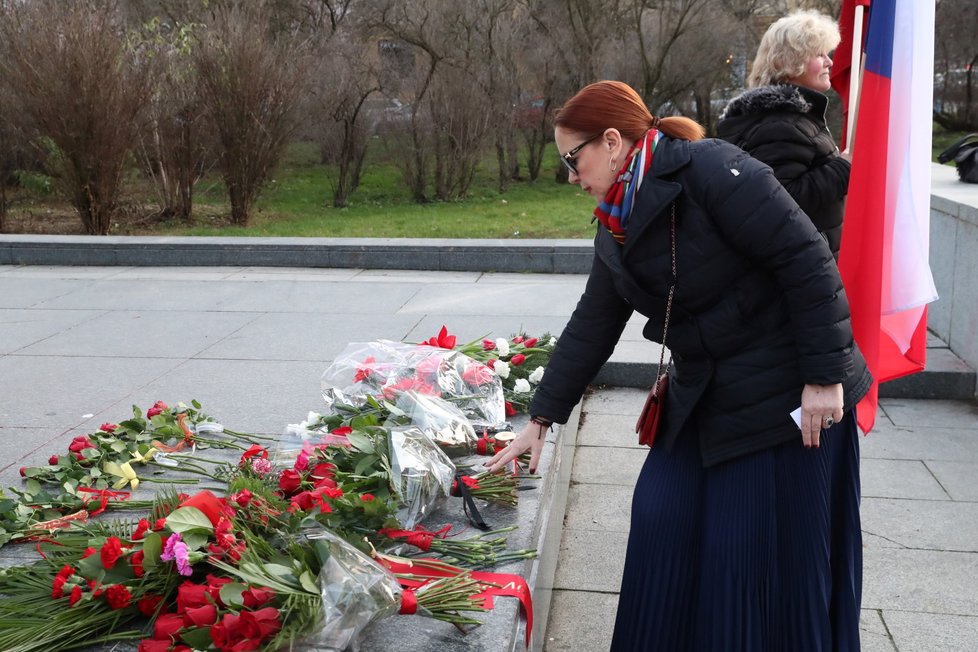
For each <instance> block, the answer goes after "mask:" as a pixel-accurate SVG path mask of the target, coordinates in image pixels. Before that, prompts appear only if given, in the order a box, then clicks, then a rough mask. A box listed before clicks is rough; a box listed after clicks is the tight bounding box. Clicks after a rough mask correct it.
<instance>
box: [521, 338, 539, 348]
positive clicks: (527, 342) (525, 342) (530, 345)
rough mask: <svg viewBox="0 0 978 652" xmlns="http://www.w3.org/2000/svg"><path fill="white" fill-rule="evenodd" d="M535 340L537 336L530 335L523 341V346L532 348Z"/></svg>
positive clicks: (535, 342)
mask: <svg viewBox="0 0 978 652" xmlns="http://www.w3.org/2000/svg"><path fill="white" fill-rule="evenodd" d="M537 342H538V340H537V338H535V337H531V338H530V339H528V340H525V341H524V342H523V346H525V347H526V348H528V349H532V348H533V347H534V346H536V345H537Z"/></svg>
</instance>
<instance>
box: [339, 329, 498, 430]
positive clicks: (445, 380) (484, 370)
mask: <svg viewBox="0 0 978 652" xmlns="http://www.w3.org/2000/svg"><path fill="white" fill-rule="evenodd" d="M321 388H322V392H323V399H324V400H325V401H326V404H327V407H328V408H330V407H331V406H333V405H334V404H336V403H352V404H354V405H362V404H363V403H364V402H365V401H366V397H367V396H373V397H374V398H376V399H378V400H380V399H386V400H389V401H391V400H396V399H397V397H398V396H399V395H400V394H401V393H403V392H406V391H414V392H417V393H420V394H427V395H430V396H437V397H439V398H442V399H444V400H446V401H449V402H451V403H453V404H455V405H456V406H457V407H458V408H459V409H460V410H461V411H462V413H463V414H464V415H465V416H466V417H467V418H468V419H469V421H470V422H471V424H472V425H473V426H475V427H479V426H486V427H493V426H496V425H497V424H500V423H502V422H504V421H505V418H506V413H505V403H504V400H503V389H502V382H501V381H500V379H499V377H498V376H497V375H496V374H494V373H493V372H492V370H491V369H490V368H489V367H487V366H486V365H484V364H482V363H481V362H478V361H477V360H473V359H472V358H470V357H469V356H467V355H465V354H463V353H461V352H460V351H455V350H452V349H444V348H439V347H435V346H430V345H428V344H405V343H403V342H392V341H388V340H378V341H374V342H357V343H353V344H350V345H348V346H347V348H346V349H345V350H344V351H343V352H342V353H341V354H340V355H339V356H337V358H336V359H335V360H334V361H333V363H332V364H331V365H330V366H329V367H328V368H327V369H326V371H325V372H323V376H322V380H321Z"/></svg>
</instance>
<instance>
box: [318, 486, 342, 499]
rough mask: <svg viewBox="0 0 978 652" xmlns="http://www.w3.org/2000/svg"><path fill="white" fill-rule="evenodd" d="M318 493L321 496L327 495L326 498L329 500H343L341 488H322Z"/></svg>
mask: <svg viewBox="0 0 978 652" xmlns="http://www.w3.org/2000/svg"><path fill="white" fill-rule="evenodd" d="M318 492H319V494H320V495H322V494H326V496H327V497H329V498H342V497H343V490H342V489H340V488H339V487H321V488H320V489H319V490H318Z"/></svg>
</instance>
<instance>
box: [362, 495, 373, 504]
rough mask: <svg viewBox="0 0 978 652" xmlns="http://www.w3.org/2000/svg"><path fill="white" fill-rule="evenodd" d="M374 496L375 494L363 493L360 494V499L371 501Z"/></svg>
mask: <svg viewBox="0 0 978 652" xmlns="http://www.w3.org/2000/svg"><path fill="white" fill-rule="evenodd" d="M375 498H376V496H374V495H373V494H363V495H361V496H360V500H362V501H363V502H365V503H372V502H373V501H374V499H375Z"/></svg>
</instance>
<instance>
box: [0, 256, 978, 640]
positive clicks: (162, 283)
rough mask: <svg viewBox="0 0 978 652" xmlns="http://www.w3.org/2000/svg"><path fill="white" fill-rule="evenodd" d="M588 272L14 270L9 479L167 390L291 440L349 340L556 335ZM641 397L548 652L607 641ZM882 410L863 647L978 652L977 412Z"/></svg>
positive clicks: (632, 407)
mask: <svg viewBox="0 0 978 652" xmlns="http://www.w3.org/2000/svg"><path fill="white" fill-rule="evenodd" d="M584 280H585V279H584V277H583V276H580V275H539V274H534V275H526V274H512V273H507V274H490V273H481V272H425V271H385V270H374V271H365V270H360V269H298V268H296V269H292V268H250V267H206V268H204V267H201V268H194V267H165V268H152V267H42V266H33V267H16V266H0V483H2V486H7V485H10V484H14V483H15V482H16V481H17V480H18V478H17V468H18V467H19V466H22V465H27V464H31V463H34V462H39V461H43V460H46V459H47V456H48V455H49V454H50V453H51V451H52V450H60V449H62V448H63V446H64V445H65V444H66V443H67V442H68V441H69V440H70V438H71V437H72V436H73V435H75V434H81V433H85V432H90V431H92V430H94V429H96V428H97V427H98V425H99V424H100V423H102V422H103V421H106V420H112V419H117V418H118V417H119V414H120V413H123V414H124V413H125V412H126V411H127V410H128V408H129V406H130V405H132V404H138V405H143V406H146V405H150V404H152V402H154V401H155V400H157V399H160V398H168V399H170V400H184V401H189V400H190V399H192V398H196V399H198V400H200V401H201V402H202V403H203V405H204V408H205V410H206V411H208V412H210V413H212V414H214V415H217V416H219V417H220V418H221V419H222V420H224V421H225V422H226V423H228V424H233V425H235V426H237V427H239V428H240V429H242V430H251V431H255V432H269V433H278V432H281V430H282V428H283V427H284V425H285V424H286V423H289V422H296V421H299V420H301V419H302V418H304V416H305V414H306V412H307V411H308V410H310V409H316V408H318V406H319V405H320V401H321V398H320V396H319V376H320V374H321V373H322V371H323V369H324V368H325V367H326V364H327V363H328V361H329V360H331V359H332V358H333V357H334V356H335V355H336V354H337V353H339V352H340V351H341V350H342V349H343V347H344V346H345V345H346V343H347V342H351V341H363V340H370V339H377V338H386V339H393V340H420V339H425V338H427V337H429V336H431V335H434V334H435V333H437V331H438V329H439V328H440V327H441V325H442V324H443V323H444V324H447V325H448V327H449V328H450V329H451V330H452V331H453V332H455V333H457V334H458V335H459V337H460V338H461V339H475V338H477V337H481V336H483V335H486V334H493V335H496V336H502V335H508V334H510V333H512V332H514V331H516V330H520V329H522V330H525V331H527V332H530V333H534V334H536V333H540V332H542V331H548V330H549V331H552V332H555V333H558V332H559V331H560V329H561V328H562V327H563V324H564V322H565V321H566V318H567V316H568V315H569V314H570V311H571V310H572V309H573V307H574V305H575V304H576V302H577V298H578V296H579V295H580V292H581V290H582V289H583V286H584ZM657 351H658V349H657V348H656V347H655V346H654V345H652V344H650V343H647V342H644V341H643V340H642V338H641V324H640V322H638V321H637V320H635V321H633V322H632V323H630V324H629V326H628V328H627V329H626V332H625V336H624V339H623V341H622V342H621V343H620V345H619V347H618V349H617V350H616V353H615V358H614V359H616V360H618V361H621V362H635V361H648V360H652V359H655V358H657ZM641 400H642V393H641V392H640V391H639V390H634V389H601V390H599V391H597V392H596V393H595V394H593V395H592V396H591V397H590V398H588V399H587V401H586V402H585V404H584V406H583V414H584V419H583V422H582V425H581V427H580V430H579V433H578V435H579V441H578V444H579V445H578V447H577V449H576V460H575V465H574V469H573V480H572V484H571V488H570V495H569V501H568V508H567V513H566V518H565V530H564V539H563V544H562V556H561V558H560V562H559V565H558V571H557V577H556V589H557V592H556V594H555V602H554V608H553V609H552V610H551V614H552V617H551V621H550V622H551V625H550V628H549V631H548V632H547V638H548V640H549V639H552V640H549V644H548V645H547V647H546V649H548V650H553V651H557V650H582V651H583V650H587V651H590V650H601V649H606V647H607V641H608V640H609V637H610V629H611V625H612V622H613V613H614V608H615V603H616V601H617V595H616V592H617V590H618V583H619V580H620V574H621V554H622V552H623V550H624V541H625V537H626V531H627V527H628V524H627V523H628V522H627V515H628V504H629V500H630V483H631V482H632V479H631V478H632V477H633V476H634V475H635V474H637V472H638V469H639V466H640V464H641V462H642V451H641V450H639V449H637V447H633V446H632V438H633V435H631V434H630V433H631V425H632V424H633V422H634V415H635V414H636V412H637V411H638V409H639V407H640V405H641ZM883 409H884V412H885V414H883V415H881V419H880V426H879V429H878V432H875V433H874V434H873V435H871V436H870V437H869V438H867V439H864V440H863V442H862V444H863V446H862V452H863V496H864V499H863V524H864V528H865V543H866V574H865V575H866V577H865V589H864V599H863V603H864V607H865V608H866V610H865V612H864V629H863V641H864V649H866V650H869V651H877V650H880V651H882V650H886V651H892V650H900V651H901V652H907V651H917V650H924V651H930V650H978V410H976V407H975V405H974V404H973V403H967V402H942V401H912V400H895V399H889V400H884V402H883ZM612 472H613V473H614V474H612ZM629 474H631V475H629ZM595 550H598V551H600V554H595ZM585 559H587V561H588V563H589V566H588V568H590V571H585V568H586V567H585V564H584V560H585ZM585 572H586V573H587V575H585ZM584 580H587V582H588V583H587V584H585V583H584ZM581 586H587V587H588V588H590V589H592V591H590V592H583V591H581V590H579V589H580V587H581Z"/></svg>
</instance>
